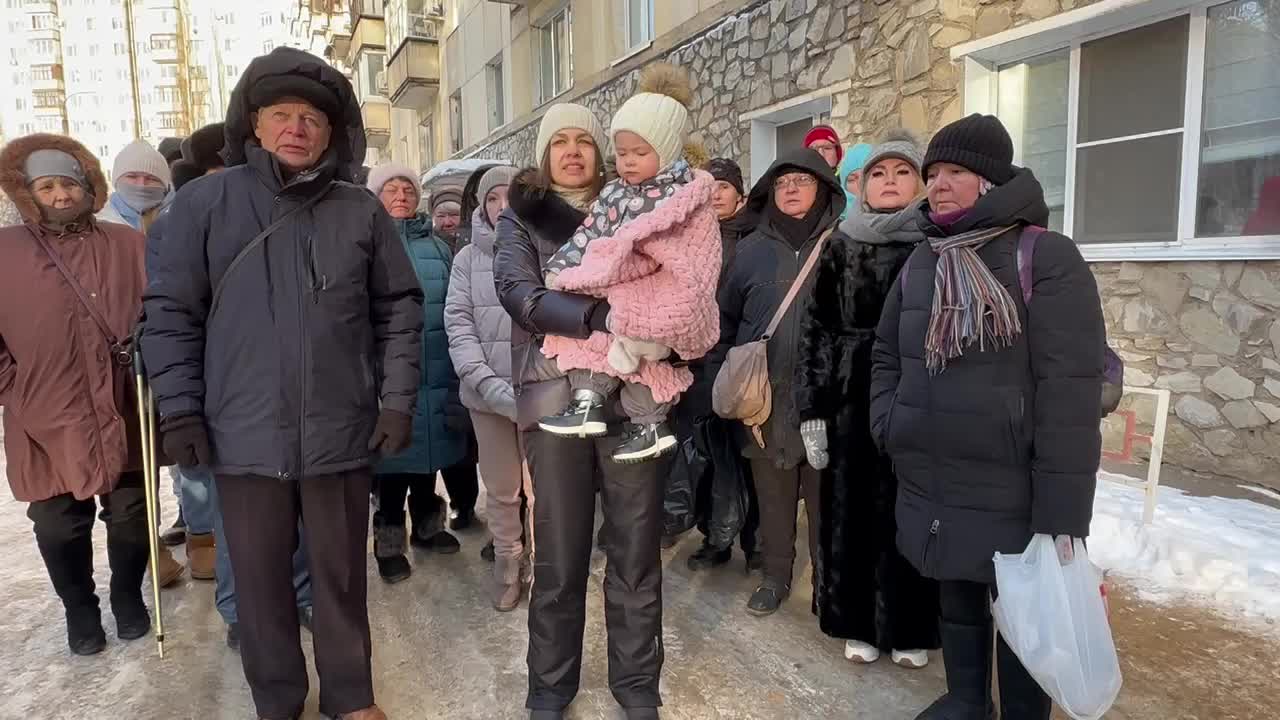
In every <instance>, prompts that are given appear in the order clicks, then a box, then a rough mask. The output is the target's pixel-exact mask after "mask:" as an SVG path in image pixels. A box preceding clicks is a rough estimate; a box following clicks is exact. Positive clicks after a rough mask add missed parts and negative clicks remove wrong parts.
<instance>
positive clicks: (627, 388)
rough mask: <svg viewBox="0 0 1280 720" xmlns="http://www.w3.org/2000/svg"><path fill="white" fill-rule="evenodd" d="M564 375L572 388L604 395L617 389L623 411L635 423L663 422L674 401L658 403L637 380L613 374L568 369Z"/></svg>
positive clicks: (611, 393) (651, 393) (610, 393)
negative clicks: (635, 381)
mask: <svg viewBox="0 0 1280 720" xmlns="http://www.w3.org/2000/svg"><path fill="white" fill-rule="evenodd" d="M566 375H568V376H569V387H570V388H572V389H573V390H591V391H592V392H596V393H599V394H600V396H601V397H606V398H607V397H611V396H612V395H613V393H614V392H615V391H618V396H619V398H621V400H622V412H624V413H626V414H627V418H629V419H630V420H631V422H633V423H635V424H636V425H653V424H655V423H661V422H666V421H667V415H668V414H669V413H670V412H671V408H672V407H674V406H675V402H665V403H660V402H658V401H657V400H654V399H653V392H652V391H650V390H649V388H647V387H645V386H644V385H641V384H640V383H633V382H625V381H623V380H621V379H619V378H616V377H613V376H612V375H605V374H604V373H598V372H592V371H590V370H570V371H569V372H568V373H566ZM619 388H621V390H620V391H619Z"/></svg>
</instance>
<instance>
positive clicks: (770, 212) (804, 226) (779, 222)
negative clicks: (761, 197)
mask: <svg viewBox="0 0 1280 720" xmlns="http://www.w3.org/2000/svg"><path fill="white" fill-rule="evenodd" d="M830 204H831V190H830V189H829V188H827V186H826V185H824V184H823V183H822V182H819V183H818V195H817V197H816V198H814V200H813V207H811V208H809V212H807V213H805V215H804V217H802V218H793V217H791V216H790V215H788V214H786V213H784V212H782V211H781V210H779V209H778V204H777V203H776V202H774V197H773V195H772V193H771V194H770V196H769V204H768V208H767V209H766V210H765V212H766V216H767V217H768V219H769V225H770V226H772V227H773V229H774V230H776V231H777V232H778V234H779V235H781V236H782V239H783V240H784V241H786V243H787V244H788V245H790V246H791V247H793V248H795V249H796V250H797V251H798V250H800V249H801V248H803V247H804V245H805V243H807V242H809V239H810V238H812V237H813V236H814V233H815V232H817V230H818V224H819V223H821V222H822V218H824V217H826V215H827V210H828V206H829V205H830Z"/></svg>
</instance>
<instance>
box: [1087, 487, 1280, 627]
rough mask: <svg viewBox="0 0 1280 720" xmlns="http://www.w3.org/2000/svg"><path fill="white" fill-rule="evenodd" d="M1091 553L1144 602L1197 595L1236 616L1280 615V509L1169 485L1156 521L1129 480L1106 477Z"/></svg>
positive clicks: (1162, 490)
mask: <svg viewBox="0 0 1280 720" xmlns="http://www.w3.org/2000/svg"><path fill="white" fill-rule="evenodd" d="M1098 479H1099V480H1100V481H1101V482H1099V483H1098V492H1097V495H1096V496H1095V498H1094V506H1093V525H1092V528H1091V531H1090V532H1091V535H1090V538H1089V555H1090V558H1091V559H1092V560H1093V561H1094V562H1095V563H1097V564H1098V565H1099V566H1101V567H1102V568H1104V569H1106V570H1107V571H1109V572H1112V573H1114V574H1115V575H1117V576H1121V577H1124V578H1126V579H1128V580H1129V581H1130V582H1128V583H1126V584H1128V585H1131V586H1132V587H1133V588H1134V590H1135V591H1136V592H1137V593H1139V595H1140V596H1141V597H1143V598H1144V599H1149V600H1153V601H1156V602H1168V601H1171V600H1173V599H1175V598H1183V597H1190V598H1191V599H1193V600H1196V601H1199V602H1203V603H1205V604H1209V605H1211V606H1212V607H1214V608H1216V609H1218V610H1221V611H1222V612H1225V613H1228V614H1243V615H1246V616H1252V617H1260V618H1264V619H1266V620H1269V621H1272V622H1274V621H1277V620H1280V554H1277V549H1280V510H1276V509H1274V508H1271V507H1268V506H1266V505H1262V504H1259V503H1255V502H1250V501H1248V500H1232V499H1227V498H1219V497H1193V496H1190V495H1187V494H1186V493H1184V492H1182V491H1181V490H1178V489H1176V488H1170V487H1161V488H1160V490H1159V502H1158V504H1157V505H1156V516H1155V522H1154V523H1153V524H1152V525H1151V526H1149V527H1143V525H1142V504H1143V498H1144V494H1143V491H1142V490H1141V489H1140V488H1136V487H1130V486H1128V485H1123V484H1121V483H1122V482H1124V481H1125V480H1128V478H1124V477H1123V476H1119V475H1114V474H1112V473H1108V472H1101V473H1099V474H1098Z"/></svg>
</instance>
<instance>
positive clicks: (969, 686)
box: [916, 622, 1022, 720]
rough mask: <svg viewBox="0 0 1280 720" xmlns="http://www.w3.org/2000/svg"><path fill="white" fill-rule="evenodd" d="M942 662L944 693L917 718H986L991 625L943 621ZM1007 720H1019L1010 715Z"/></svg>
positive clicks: (988, 715)
mask: <svg viewBox="0 0 1280 720" xmlns="http://www.w3.org/2000/svg"><path fill="white" fill-rule="evenodd" d="M942 662H943V664H944V665H945V666H946V669H947V694H946V695H943V696H942V697H940V698H938V699H937V700H936V701H935V702H934V703H933V704H932V705H930V706H929V707H928V709H926V710H925V711H924V712H922V713H920V714H919V715H917V716H916V720H989V719H990V718H994V717H995V714H994V709H993V708H992V706H991V624H990V623H988V624H986V625H958V624H955V623H948V622H943V623H942ZM1008 720H1022V719H1021V718H1018V717H1014V716H1010V717H1009V719H1008Z"/></svg>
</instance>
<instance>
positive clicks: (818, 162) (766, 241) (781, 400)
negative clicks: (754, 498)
mask: <svg viewBox="0 0 1280 720" xmlns="http://www.w3.org/2000/svg"><path fill="white" fill-rule="evenodd" d="M796 170H802V171H804V172H808V173H810V174H812V175H814V176H815V177H817V178H818V181H819V182H822V183H825V184H826V185H827V188H828V190H829V193H828V195H829V197H830V201H829V204H828V205H827V208H826V212H825V213H824V214H823V216H822V218H821V220H820V221H819V222H818V224H817V227H816V228H815V229H814V231H813V233H812V235H811V236H810V237H809V238H807V239H805V240H804V241H803V242H802V243H800V244H792V243H791V242H788V240H787V239H785V238H784V237H783V236H782V234H781V233H779V232H778V231H777V230H776V229H775V228H774V227H773V225H772V223H771V222H770V221H769V220H768V214H767V213H766V212H765V211H766V208H767V207H768V206H769V204H770V203H772V202H773V181H774V179H775V178H777V177H778V176H780V175H785V174H786V173H788V172H794V171H796ZM819 197H821V195H820V196H819ZM844 204H845V198H844V191H842V190H841V189H840V185H839V183H838V182H837V181H836V178H835V175H833V174H832V173H831V168H830V167H828V166H827V164H826V162H825V161H824V160H823V159H822V156H821V155H819V154H818V153H816V152H814V151H812V150H806V149H800V150H795V151H792V152H791V153H788V154H787V155H784V156H782V157H781V158H779V159H778V160H777V161H776V162H774V163H773V165H772V166H771V167H770V168H769V170H768V171H767V172H765V174H764V175H763V176H762V177H761V178H760V180H759V181H757V182H756V184H755V187H753V188H752V189H751V194H750V196H749V197H748V200H747V205H746V206H745V207H744V208H743V210H742V212H744V213H751V215H749V217H750V216H754V217H759V218H760V222H759V224H758V225H757V227H756V230H755V231H754V232H752V233H751V234H749V235H747V236H746V237H744V238H743V239H742V240H741V241H739V242H738V247H737V249H736V250H735V252H734V255H733V261H732V262H731V263H730V266H729V270H728V272H727V273H725V277H724V281H723V282H722V283H721V287H720V294H719V296H718V298H717V300H718V302H719V304H720V342H719V343H718V344H717V345H716V347H715V348H714V349H713V350H712V351H711V352H710V353H709V354H708V356H707V364H706V367H707V373H708V377H711V378H715V376H716V374H717V373H718V372H719V369H720V366H721V365H722V364H723V362H724V359H725V356H726V355H728V353H729V349H730V348H732V347H734V346H737V345H745V344H746V343H749V342H754V341H756V340H759V339H760V338H761V336H763V335H764V331H765V330H766V329H767V328H768V327H769V321H770V320H771V319H773V314H774V312H776V311H777V309H778V306H779V305H781V304H782V300H783V298H784V297H786V295H787V290H789V289H790V288H791V283H792V281H794V280H795V278H796V275H798V274H799V272H800V268H801V266H803V265H804V263H805V260H806V259H808V257H809V255H810V253H812V252H813V249H814V247H815V246H816V245H817V241H818V237H819V236H821V235H822V233H823V232H825V231H826V230H827V228H830V227H832V226H833V225H835V224H836V222H837V221H838V220H839V219H840V214H841V213H843V212H844ZM812 290H813V275H810V276H809V279H808V280H807V281H806V282H805V286H804V289H802V290H801V292H800V294H799V295H797V296H796V299H795V302H794V303H793V304H792V306H791V308H790V309H788V311H787V313H786V315H784V316H783V319H782V324H781V325H779V326H778V330H777V332H775V333H774V336H773V338H772V339H771V340H770V341H769V344H768V358H769V381H770V384H771V385H772V390H773V413H772V414H771V415H770V417H769V420H767V421H766V422H765V423H764V425H763V426H762V427H761V432H762V433H763V435H764V441H765V447H764V448H763V449H761V448H760V446H759V445H757V444H756V441H755V440H754V439H753V438H752V437H751V434H750V433H749V432H747V431H746V428H745V426H743V425H742V424H741V423H739V428H740V430H741V432H740V439H741V443H742V454H743V455H745V456H746V457H749V458H768V459H769V460H772V461H773V462H774V464H776V465H777V466H778V467H783V468H793V467H796V466H797V465H799V464H800V463H801V462H802V461H803V460H804V441H803V440H801V439H800V416H799V414H798V413H797V412H796V404H795V393H794V390H793V388H792V384H793V382H794V377H795V363H796V346H797V343H798V341H799V336H800V321H799V318H801V317H804V314H805V312H806V311H807V309H808V306H809V302H810V299H811V297H812Z"/></svg>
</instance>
